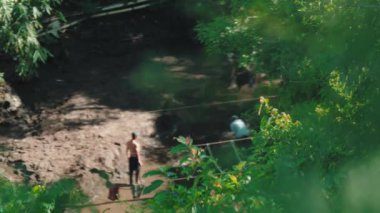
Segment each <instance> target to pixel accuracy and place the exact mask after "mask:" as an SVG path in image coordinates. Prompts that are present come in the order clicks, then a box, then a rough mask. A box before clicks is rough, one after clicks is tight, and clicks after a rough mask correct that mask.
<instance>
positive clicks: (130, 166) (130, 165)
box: [128, 158, 133, 186]
mask: <svg viewBox="0 0 380 213" xmlns="http://www.w3.org/2000/svg"><path fill="white" fill-rule="evenodd" d="M128 160H129V185H131V186H132V183H133V180H132V177H133V159H132V158H129V159H128Z"/></svg>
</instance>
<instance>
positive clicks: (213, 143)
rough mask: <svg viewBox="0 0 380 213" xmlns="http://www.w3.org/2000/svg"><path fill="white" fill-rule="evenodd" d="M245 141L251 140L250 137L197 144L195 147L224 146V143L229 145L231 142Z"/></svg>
mask: <svg viewBox="0 0 380 213" xmlns="http://www.w3.org/2000/svg"><path fill="white" fill-rule="evenodd" d="M247 139H253V138H252V137H246V138H239V139H233V140H223V141H214V142H210V143H207V144H197V145H195V146H198V147H202V146H208V145H217V144H224V143H231V142H240V141H245V140H247Z"/></svg>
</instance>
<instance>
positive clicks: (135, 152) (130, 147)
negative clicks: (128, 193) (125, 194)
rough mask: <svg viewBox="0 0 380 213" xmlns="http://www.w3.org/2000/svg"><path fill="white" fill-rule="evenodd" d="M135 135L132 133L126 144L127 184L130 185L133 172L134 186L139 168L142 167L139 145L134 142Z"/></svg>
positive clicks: (137, 179)
mask: <svg viewBox="0 0 380 213" xmlns="http://www.w3.org/2000/svg"><path fill="white" fill-rule="evenodd" d="M136 138H137V134H136V133H134V132H133V133H132V139H131V140H129V141H128V142H127V155H128V159H129V183H130V185H132V183H133V181H132V176H133V171H135V177H136V184H138V182H139V173H140V166H142V165H143V164H142V162H141V155H140V151H141V148H140V144H139V143H138V142H137V140H136Z"/></svg>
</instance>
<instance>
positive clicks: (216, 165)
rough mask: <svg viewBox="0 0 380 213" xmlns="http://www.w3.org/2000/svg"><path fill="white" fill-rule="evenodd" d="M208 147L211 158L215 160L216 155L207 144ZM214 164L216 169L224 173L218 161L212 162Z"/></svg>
mask: <svg viewBox="0 0 380 213" xmlns="http://www.w3.org/2000/svg"><path fill="white" fill-rule="evenodd" d="M206 147H207V150H208V152H209V153H210V156H211V157H213V158H214V155H213V154H212V151H211V148H210V145H209V144H207V145H206ZM212 162H213V163H214V165H215V167H216V168H217V169H218V170H219V172H220V173H224V172H223V170H222V168H220V167H219V165H218V163H217V162H216V161H212Z"/></svg>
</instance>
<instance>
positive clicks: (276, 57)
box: [151, 0, 380, 212]
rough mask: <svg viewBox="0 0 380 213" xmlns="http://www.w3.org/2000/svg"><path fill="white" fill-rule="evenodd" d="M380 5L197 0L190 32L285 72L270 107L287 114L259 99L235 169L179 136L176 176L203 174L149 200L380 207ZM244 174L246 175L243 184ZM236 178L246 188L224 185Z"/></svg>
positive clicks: (218, 48)
mask: <svg viewBox="0 0 380 213" xmlns="http://www.w3.org/2000/svg"><path fill="white" fill-rule="evenodd" d="M202 5H203V6H204V5H208V10H207V12H206V13H207V14H203V11H205V8H203V10H202V9H199V10H198V9H196V8H199V7H203V6H202ZM379 5H380V1H378V0H364V1H358V0H354V1H347V0H339V1H319V0H309V1H301V0H286V1H261V0H218V1H196V2H195V4H194V8H195V9H194V11H195V13H194V14H195V16H196V17H197V18H198V20H199V24H198V26H197V27H196V31H197V33H198V38H199V39H200V41H201V42H202V43H204V44H205V46H206V48H207V49H208V51H209V52H210V53H213V54H226V53H228V52H234V53H236V54H238V55H239V56H240V57H239V60H240V61H239V62H240V64H241V65H250V66H253V67H254V68H255V70H256V71H260V72H266V73H269V74H272V75H274V76H282V78H283V80H284V85H283V87H282V88H281V89H280V90H279V91H278V94H279V95H278V98H277V99H276V100H275V101H276V102H275V105H277V106H279V107H280V108H281V109H282V110H285V111H287V112H288V113H283V112H280V110H279V109H277V108H274V107H272V106H271V105H269V100H267V99H265V98H262V99H261V103H260V105H259V106H258V107H257V108H253V109H252V110H250V111H249V112H247V113H245V117H246V118H247V119H246V120H249V121H257V120H258V116H257V115H259V116H260V121H259V125H257V124H255V125H252V126H255V127H256V128H255V131H254V133H253V138H254V139H253V148H252V150H250V152H249V154H248V155H249V156H248V158H247V160H246V161H245V163H244V167H243V170H242V172H241V173H236V168H234V169H232V170H227V171H226V172H225V173H224V174H216V171H215V167H214V163H215V162H217V159H212V158H210V157H209V156H204V155H203V154H201V155H200V156H202V157H198V158H197V157H194V156H193V155H192V153H193V152H192V150H195V151H194V153H198V152H199V153H202V150H199V149H197V148H196V147H192V145H191V144H187V143H183V141H182V145H180V147H178V148H176V150H175V152H180V151H183V150H187V151H184V152H185V155H184V156H185V157H183V160H182V161H181V162H184V163H186V165H187V166H184V167H182V168H181V170H180V173H181V174H182V175H185V177H188V178H189V180H190V177H192V176H195V179H196V178H197V177H199V178H200V179H198V181H196V180H194V182H192V183H193V184H192V185H190V186H182V185H171V186H169V190H168V191H164V192H161V193H159V194H157V196H156V197H155V200H154V201H152V203H151V206H153V207H154V206H156V207H159V208H161V209H172V208H170V207H173V206H174V207H175V209H176V210H177V211H183V212H187V211H200V212H202V211H224V212H229V211H243V212H244V211H246V212H377V211H378V209H379V208H380V207H379V205H378V203H376V202H375V200H376V199H377V198H378V196H379V195H378V193H375V192H376V191H377V190H376V189H377V188H378V187H380V182H379V181H378V179H374V178H373V177H375V176H376V174H378V169H377V168H378V167H377V168H376V166H377V165H378V158H377V157H376V156H377V155H378V153H379V144H378V143H377V141H376V138H378V137H379V131H378V129H379V128H380V119H379V117H380V112H379V110H378V109H379V107H380V101H379V100H380V88H379V85H380V84H379V83H380V82H379V74H378V70H379V69H380V63H379V60H378V58H379V57H380V51H379V37H380V25H379V23H380V22H379V21H378V20H379V19H380V13H379ZM214 8H215V9H214ZM210 10H211V11H210ZM181 140H184V139H183V138H182V139H181ZM188 160H190V162H189V161H188ZM208 173H210V174H208ZM206 174H208V175H206ZM229 175H232V176H234V177H236V179H235V178H230V176H229ZM189 176H190V177H189ZM232 176H231V177H232ZM248 176H249V177H250V178H251V179H252V181H250V182H249V183H247V184H245V183H242V182H239V181H240V180H244V179H245V178H247V177H248ZM213 178H214V179H213ZM216 180H218V181H220V182H218V183H220V184H221V186H222V188H223V189H224V190H223V193H221V194H222V197H223V198H220V199H221V200H215V199H214V200H212V201H211V202H210V199H211V198H212V197H213V196H212V195H211V194H210V193H211V191H210V190H219V189H216V188H215V185H214V183H215V182H213V181H216ZM234 180H237V181H238V183H239V184H240V186H243V187H236V188H234V189H233V190H226V186H227V185H228V182H229V181H230V183H231V182H234ZM365 182H369V183H370V184H369V185H371V187H372V188H373V189H370V188H371V187H370V186H369V185H367V184H362V183H365ZM218 186H219V184H218ZM360 186H363V187H360ZM227 188H228V187H227ZM207 190H209V191H207ZM369 191H371V192H374V194H373V196H371V193H368V192H369ZM218 192H219V191H218ZM177 195H178V196H177ZM232 195H233V197H234V199H232V198H231V196H232ZM172 197H174V198H175V199H174V198H172ZM178 197H179V198H178ZM166 201H168V202H166ZM218 201H221V202H218Z"/></svg>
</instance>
